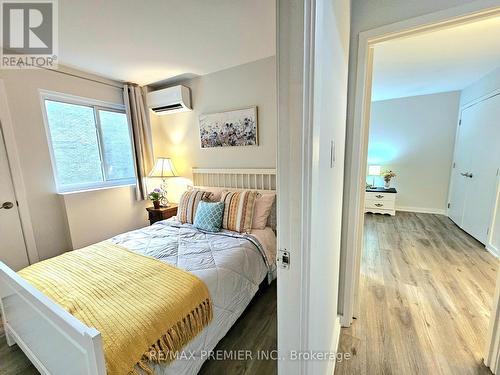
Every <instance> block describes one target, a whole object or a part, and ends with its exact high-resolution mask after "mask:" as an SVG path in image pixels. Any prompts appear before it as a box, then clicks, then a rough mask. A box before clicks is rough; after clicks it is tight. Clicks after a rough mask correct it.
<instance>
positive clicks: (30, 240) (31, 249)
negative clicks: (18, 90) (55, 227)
mask: <svg viewBox="0 0 500 375" xmlns="http://www.w3.org/2000/svg"><path fill="white" fill-rule="evenodd" d="M0 113H2V114H3V117H2V118H1V120H2V121H1V122H2V123H1V124H0V126H1V127H2V130H3V136H4V142H5V148H6V151H7V157H8V160H9V166H10V172H11V175H12V184H13V186H14V193H15V195H16V199H17V202H18V203H19V206H18V211H19V218H20V220H21V226H22V230H23V235H24V242H25V244H26V251H27V253H28V260H29V262H30V264H33V263H36V262H38V261H39V260H40V257H39V254H38V249H37V246H36V241H35V233H34V231H33V224H32V222H31V214H30V211H29V205H28V194H27V193H26V185H25V183H24V177H23V173H22V168H21V160H20V159H19V152H18V149H17V144H16V138H15V134H14V126H13V123H12V117H11V115H10V109H9V104H8V102H7V91H6V89H5V84H4V81H3V80H2V79H0Z"/></svg>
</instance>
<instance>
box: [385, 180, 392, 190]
mask: <svg viewBox="0 0 500 375" xmlns="http://www.w3.org/2000/svg"><path fill="white" fill-rule="evenodd" d="M390 188H391V180H389V181H385V184H384V189H390Z"/></svg>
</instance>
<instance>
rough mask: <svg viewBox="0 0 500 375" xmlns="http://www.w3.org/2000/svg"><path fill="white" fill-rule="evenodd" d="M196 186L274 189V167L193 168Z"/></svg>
mask: <svg viewBox="0 0 500 375" xmlns="http://www.w3.org/2000/svg"><path fill="white" fill-rule="evenodd" d="M193 184H194V186H196V187H200V188H203V187H220V188H228V189H234V190H238V189H252V190H259V191H263V192H265V191H276V169H211V168H208V169H207V168H193Z"/></svg>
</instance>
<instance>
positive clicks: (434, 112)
mask: <svg viewBox="0 0 500 375" xmlns="http://www.w3.org/2000/svg"><path fill="white" fill-rule="evenodd" d="M459 100H460V92H459V91H454V92H448V93H440V94H432V95H421V96H413V97H407V98H400V99H391V100H383V101H377V102H372V107H371V117H370V140H369V146H368V165H381V166H382V170H393V171H394V172H396V174H397V177H396V178H394V179H393V180H392V181H391V185H392V186H394V187H396V188H397V189H398V196H397V201H396V208H397V209H404V210H409V211H417V212H434V213H440V214H444V213H445V212H446V205H447V203H448V187H449V183H450V170H451V165H452V163H453V150H454V144H455V134H456V129H457V122H458V109H459ZM367 182H368V183H372V177H367ZM375 184H376V185H377V186H382V185H383V184H384V181H383V178H382V177H379V178H375Z"/></svg>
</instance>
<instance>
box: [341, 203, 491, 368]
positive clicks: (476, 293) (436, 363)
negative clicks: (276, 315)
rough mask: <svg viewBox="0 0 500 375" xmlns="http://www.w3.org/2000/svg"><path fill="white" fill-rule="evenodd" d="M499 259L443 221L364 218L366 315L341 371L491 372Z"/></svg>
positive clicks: (346, 339) (350, 339)
mask: <svg viewBox="0 0 500 375" xmlns="http://www.w3.org/2000/svg"><path fill="white" fill-rule="evenodd" d="M497 268H498V262H497V260H496V259H495V258H494V257H493V256H492V255H491V254H489V253H488V252H487V251H486V250H485V249H484V246H482V245H481V244H480V243H479V242H477V241H476V240H475V239H473V238H472V237H471V236H469V235H468V234H466V233H465V232H463V231H462V230H460V229H459V228H458V227H457V226H455V224H454V223H453V222H452V221H451V220H449V219H448V218H447V217H445V216H441V215H430V214H416V213H408V212H398V213H397V214H396V216H395V217H389V216H381V215H366V221H365V240H364V251H363V258H362V264H361V279H360V291H359V296H360V315H359V317H358V319H357V320H355V321H354V323H353V325H352V326H351V327H350V328H347V329H343V330H342V334H341V338H340V345H339V351H342V352H350V353H352V359H350V360H347V361H344V362H340V363H337V365H336V371H335V374H337V375H344V374H356V375H363V374H369V375H371V374H374V375H378V374H398V375H399V374H403V375H412V374H425V375H428V374H429V375H431V374H432V375H438V374H447V375H448V374H450V375H461V374H491V373H490V371H489V370H488V369H487V368H486V367H485V366H484V364H483V363H482V358H483V350H484V345H485V340H486V335H487V329H488V322H489V317H490V309H491V304H492V302H493V294H494V289H495V281H496V272H497Z"/></svg>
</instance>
